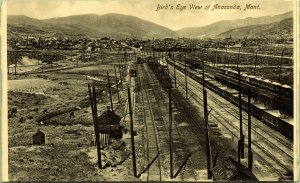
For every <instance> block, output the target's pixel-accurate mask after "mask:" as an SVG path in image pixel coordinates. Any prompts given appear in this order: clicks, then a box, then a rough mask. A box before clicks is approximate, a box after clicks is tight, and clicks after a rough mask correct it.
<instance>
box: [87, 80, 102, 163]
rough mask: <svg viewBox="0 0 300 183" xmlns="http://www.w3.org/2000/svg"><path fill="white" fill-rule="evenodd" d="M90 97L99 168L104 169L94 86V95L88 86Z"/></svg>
mask: <svg viewBox="0 0 300 183" xmlns="http://www.w3.org/2000/svg"><path fill="white" fill-rule="evenodd" d="M88 89H89V95H90V102H91V109H92V117H93V124H94V130H95V137H96V147H97V156H98V167H99V168H100V169H102V162H101V149H100V141H99V138H100V137H99V130H98V126H97V122H98V115H97V102H96V101H97V100H96V92H95V87H94V86H93V93H92V91H91V86H90V85H88Z"/></svg>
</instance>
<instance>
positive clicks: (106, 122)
mask: <svg viewBox="0 0 300 183" xmlns="http://www.w3.org/2000/svg"><path fill="white" fill-rule="evenodd" d="M120 121H121V117H120V116H119V115H117V114H116V113H115V112H114V111H111V110H110V109H109V108H108V109H107V110H106V111H104V112H103V113H102V114H101V115H100V116H99V117H98V120H97V124H96V125H97V128H98V132H99V133H101V134H109V135H110V136H111V137H116V138H122V126H121V125H120Z"/></svg>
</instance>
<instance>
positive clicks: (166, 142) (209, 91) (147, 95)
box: [8, 42, 294, 181]
mask: <svg viewBox="0 0 300 183" xmlns="http://www.w3.org/2000/svg"><path fill="white" fill-rule="evenodd" d="M167 45H168V44H166V42H162V44H161V45H159V46H157V45H155V44H153V45H152V46H149V45H147V44H144V45H143V46H141V47H140V48H139V49H137V48H134V47H132V46H128V45H127V46H126V49H120V50H119V51H112V50H105V51H103V50H102V51H78V50H77V51H76V50H57V51H46V50H10V51H9V52H8V57H9V60H8V61H9V64H8V115H9V116H8V118H9V119H8V120H9V163H10V166H9V168H10V170H9V171H10V174H9V175H10V180H20V179H22V180H25V179H26V178H27V179H28V180H44V179H43V178H44V177H45V176H48V179H47V180H50V181H51V180H70V179H75V180H136V181H138V180H142V181H171V180H175V181H201V180H210V179H211V180H221V181H224V180H250V181H255V180H260V181H267V180H293V174H294V172H293V167H294V150H293V141H294V139H293V137H294V135H293V134H294V123H293V93H294V91H293V85H292V83H293V82H292V80H293V78H292V75H293V70H292V69H293V59H292V58H291V55H290V54H289V53H290V50H289V49H286V48H285V52H286V53H287V54H284V52H283V51H282V54H273V53H275V51H274V50H273V52H272V51H270V52H268V51H267V49H266V50H263V49H261V50H262V51H261V52H260V53H257V52H256V53H253V52H252V49H250V50H251V51H249V50H247V49H246V48H243V49H235V48H231V49H227V48H226V49H225V48H224V49H221V48H219V49H217V48H208V47H204V46H203V47H201V48H198V47H196V46H195V47H193V46H190V47H188V46H183V47H180V48H178V49H174V48H173V49H171V48H169V47H168V46H167ZM191 45H192V44H191ZM268 49H270V48H268ZM265 70H268V72H265ZM270 72H271V73H270ZM272 72H273V74H272ZM37 131H38V132H37ZM35 132H37V134H41V133H42V134H43V135H44V136H43V138H44V141H41V144H39V145H37V144H35V143H32V137H33V136H34V134H35ZM45 139H46V140H45ZM34 142H35V141H34ZM228 162H231V164H230V166H231V168H228V166H229V165H228V166H227V169H226V163H228ZM41 167H42V168H41ZM224 167H225V168H224ZM74 169H76V170H74ZM233 169H236V170H233ZM16 170H17V171H16ZM72 172H74V173H72ZM225 174H226V175H227V177H226V176H224V175H225ZM231 174H234V176H233V175H232V176H231ZM230 177H231V178H232V177H238V178H236V179H234V178H232V179H230Z"/></svg>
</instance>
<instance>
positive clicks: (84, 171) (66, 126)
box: [8, 59, 137, 181]
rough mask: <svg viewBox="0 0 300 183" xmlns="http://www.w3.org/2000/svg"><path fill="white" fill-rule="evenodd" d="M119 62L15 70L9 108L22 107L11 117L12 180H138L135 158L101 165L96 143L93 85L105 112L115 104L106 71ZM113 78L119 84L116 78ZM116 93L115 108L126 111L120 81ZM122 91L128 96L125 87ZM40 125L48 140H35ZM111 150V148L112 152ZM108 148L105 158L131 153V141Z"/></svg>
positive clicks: (10, 82)
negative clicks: (90, 87)
mask: <svg viewBox="0 0 300 183" xmlns="http://www.w3.org/2000/svg"><path fill="white" fill-rule="evenodd" d="M116 63H118V62H117V60H116V59H112V60H111V64H107V65H100V64H99V65H95V66H90V67H83V68H76V69H70V70H63V71H56V72H48V73H44V74H32V75H16V76H14V75H10V76H9V78H8V79H9V80H8V110H9V113H10V112H11V111H12V110H13V109H14V110H16V111H17V112H16V113H15V114H13V115H11V116H10V117H9V119H8V123H9V142H8V144H9V178H10V180H11V181H20V180H22V181H36V180H48V181H54V180H62V181H63V180H120V181H121V180H123V178H124V179H125V180H137V179H136V178H134V177H133V176H131V174H132V173H131V172H130V171H131V170H130V168H128V167H131V166H130V165H131V164H130V163H131V161H129V160H128V161H124V163H122V164H121V165H118V166H116V167H108V168H106V169H104V170H99V169H98V168H97V164H96V162H97V158H96V148H95V146H91V141H90V140H91V133H94V128H93V122H92V114H91V109H90V102H89V94H88V87H87V86H88V84H91V85H94V86H96V93H97V102H98V115H100V114H101V113H102V112H103V111H104V110H106V107H107V106H108V105H109V97H108V92H107V77H106V71H109V72H110V73H109V75H110V76H111V77H112V76H114V70H113V69H114V67H113V66H114V64H116ZM111 81H112V85H113V84H115V83H114V82H115V80H114V78H111ZM126 85H127V83H125V86H126ZM125 86H124V87H125ZM112 93H113V101H114V104H115V107H116V109H115V111H116V113H117V114H119V115H120V116H121V117H124V112H123V111H124V107H125V97H122V98H121V101H120V103H117V95H116V88H115V87H112ZM120 93H121V96H126V93H125V90H124V91H121V92H120ZM73 109H74V110H73ZM71 111H74V116H71ZM49 114H51V115H49ZM45 116H46V117H45ZM41 119H43V120H41ZM38 129H40V130H41V131H42V132H44V133H45V135H46V144H45V145H41V146H36V145H33V144H32V135H33V134H34V133H35V132H36V131H37V130H38ZM123 140H124V141H125V143H126V144H127V143H128V141H127V140H126V139H123ZM107 152H110V154H109V156H108V155H107ZM103 153H104V154H103V157H104V159H103V163H107V162H109V161H112V159H116V160H114V161H117V160H119V161H123V160H125V158H129V159H130V157H128V155H129V152H128V150H127V149H126V147H125V149H120V150H112V149H107V150H106V151H103ZM105 153H106V154H105Z"/></svg>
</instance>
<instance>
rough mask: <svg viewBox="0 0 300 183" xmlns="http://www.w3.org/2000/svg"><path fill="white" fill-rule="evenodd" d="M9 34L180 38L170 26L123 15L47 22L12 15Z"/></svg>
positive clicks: (69, 18) (91, 16)
mask: <svg viewBox="0 0 300 183" xmlns="http://www.w3.org/2000/svg"><path fill="white" fill-rule="evenodd" d="M8 32H9V36H14V35H15V34H21V33H26V32H28V33H29V34H30V33H36V32H44V33H45V34H54V35H57V36H59V35H65V34H66V35H70V36H89V37H103V36H112V37H114V36H116V37H136V38H153V37H155V38H164V37H176V36H177V34H176V33H175V32H174V31H172V30H171V29H168V28H166V27H163V26H160V25H157V24H155V23H152V22H149V21H145V20H142V19H140V18H137V17H134V16H127V15H121V14H105V15H94V14H88V15H75V16H68V17H60V18H51V19H44V20H39V19H33V18H29V17H26V16H20V15H17V16H8Z"/></svg>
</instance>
